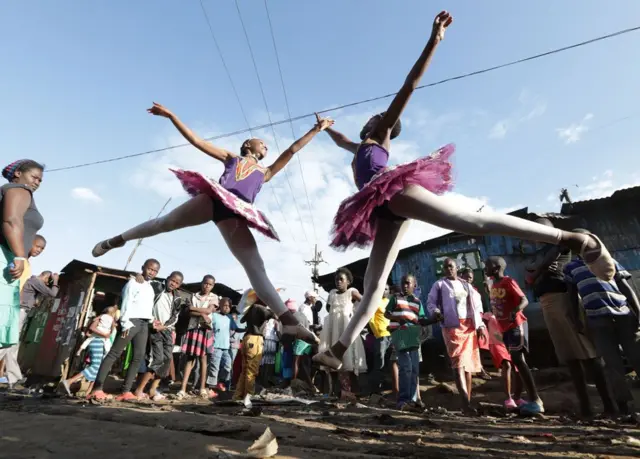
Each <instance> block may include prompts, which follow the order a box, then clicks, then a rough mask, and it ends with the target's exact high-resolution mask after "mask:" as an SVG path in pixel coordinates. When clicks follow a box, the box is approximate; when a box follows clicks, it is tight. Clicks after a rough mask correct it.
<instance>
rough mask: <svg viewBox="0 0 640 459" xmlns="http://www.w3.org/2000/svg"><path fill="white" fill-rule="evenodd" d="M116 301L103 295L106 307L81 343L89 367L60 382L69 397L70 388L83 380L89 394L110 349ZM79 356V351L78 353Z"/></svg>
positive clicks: (114, 325)
mask: <svg viewBox="0 0 640 459" xmlns="http://www.w3.org/2000/svg"><path fill="white" fill-rule="evenodd" d="M117 301H118V297H117V296H116V295H114V294H111V293H109V294H107V295H105V303H106V304H107V305H108V306H107V307H105V308H104V309H103V311H102V314H100V315H99V316H98V317H96V318H95V319H93V321H92V322H91V325H90V326H89V331H88V333H87V334H88V335H89V337H88V338H87V339H85V340H84V341H83V343H82V346H81V348H82V349H86V348H87V347H88V348H89V359H90V360H89V365H88V366H86V367H85V368H84V370H82V371H81V372H80V373H78V374H77V375H75V376H72V377H71V378H69V379H67V380H62V381H60V383H61V384H62V387H64V390H65V391H66V393H67V394H68V395H69V396H71V386H72V385H73V384H75V383H76V382H78V381H80V380H81V379H83V378H84V379H86V380H87V381H89V383H90V385H89V387H88V388H87V393H91V391H92V389H93V384H94V381H95V380H96V376H98V370H100V365H101V364H102V360H103V359H104V356H105V355H107V353H108V352H109V350H110V349H111V335H112V333H113V331H114V330H115V329H116V325H117V323H116V317H117V315H118V312H119V311H118V306H117ZM79 354H80V351H78V355H79Z"/></svg>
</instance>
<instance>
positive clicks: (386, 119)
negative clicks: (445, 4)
mask: <svg viewBox="0 0 640 459" xmlns="http://www.w3.org/2000/svg"><path fill="white" fill-rule="evenodd" d="M451 22H453V17H452V16H451V15H449V13H447V12H446V11H443V12H441V13H440V14H438V15H437V16H436V18H435V20H434V22H433V29H432V31H431V38H429V41H428V42H427V45H426V46H425V48H424V50H423V51H422V54H420V57H419V58H418V60H417V61H416V63H415V64H414V66H413V68H412V69H411V71H410V72H409V75H407V79H406V80H405V82H404V84H403V85H402V87H401V88H400V91H398V94H396V96H395V97H394V98H393V100H392V101H391V104H390V105H389V108H388V109H387V111H386V113H385V115H384V116H383V117H382V119H381V120H380V121H379V122H378V124H377V125H376V127H375V130H374V131H373V132H372V134H371V138H372V140H375V141H376V142H378V143H381V144H383V143H387V142H388V139H389V137H390V135H391V130H392V129H393V127H394V126H395V125H396V123H397V122H398V120H399V119H400V115H402V112H403V111H404V109H405V108H406V106H407V103H408V102H409V98H410V97H411V94H412V93H413V91H414V90H415V89H416V87H417V86H418V83H419V82H420V79H421V78H422V75H424V72H425V70H427V67H428V66H429V63H430V62H431V59H432V58H433V53H434V52H435V50H436V46H438V44H439V43H440V41H441V40H442V39H443V38H444V31H445V29H446V28H447V27H449V25H450V24H451Z"/></svg>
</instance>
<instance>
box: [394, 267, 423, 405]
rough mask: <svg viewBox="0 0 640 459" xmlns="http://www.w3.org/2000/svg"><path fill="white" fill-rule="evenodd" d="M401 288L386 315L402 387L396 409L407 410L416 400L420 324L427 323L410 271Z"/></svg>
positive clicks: (403, 278) (404, 277)
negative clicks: (399, 293) (415, 293)
mask: <svg viewBox="0 0 640 459" xmlns="http://www.w3.org/2000/svg"><path fill="white" fill-rule="evenodd" d="M401 288H402V294H401V295H397V296H391V298H390V299H389V304H387V311H386V313H385V316H386V317H387V319H389V321H390V324H389V330H390V331H391V340H392V341H393V346H394V348H395V350H396V355H397V358H398V367H399V381H398V382H399V386H400V387H399V392H398V401H397V408H398V409H399V410H406V409H412V408H413V406H412V402H413V403H415V402H416V401H417V397H416V391H417V383H418V371H419V358H420V357H419V354H418V349H419V348H420V331H421V327H420V325H421V324H422V323H425V314H424V309H423V308H422V303H421V302H420V299H419V298H417V297H415V296H414V290H415V288H416V279H415V277H414V276H413V275H410V274H409V275H406V276H403V277H402V283H401ZM425 325H426V323H425Z"/></svg>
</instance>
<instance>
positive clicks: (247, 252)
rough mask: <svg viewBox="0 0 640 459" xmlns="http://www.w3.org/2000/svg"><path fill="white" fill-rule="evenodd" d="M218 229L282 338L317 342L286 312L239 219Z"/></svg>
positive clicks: (310, 333) (222, 222)
mask: <svg viewBox="0 0 640 459" xmlns="http://www.w3.org/2000/svg"><path fill="white" fill-rule="evenodd" d="M218 228H219V229H220V232H221V233H222V237H223V238H224V240H225V242H226V243H227V246H228V247H229V250H231V253H233V255H234V256H235V257H236V259H237V260H238V262H240V264H241V265H242V267H243V268H244V270H245V272H246V273H247V277H248V278H249V282H250V283H251V286H252V287H253V289H254V290H255V291H256V293H257V294H258V297H259V298H260V299H261V300H262V301H264V302H265V303H266V304H267V305H268V306H269V308H271V309H272V310H273V312H275V313H276V315H277V316H278V319H279V320H280V322H282V325H284V329H283V335H289V336H291V335H295V336H296V337H297V338H299V339H302V340H304V341H308V342H311V343H316V342H318V338H317V337H316V335H315V334H313V333H312V332H311V331H309V330H307V329H306V328H304V327H302V326H301V325H300V324H299V322H298V320H297V319H296V318H295V317H294V316H293V314H292V313H291V311H289V310H288V309H287V307H286V306H285V305H284V302H283V301H282V298H280V295H278V292H277V291H276V289H275V287H274V286H273V284H272V283H271V281H270V280H269V277H268V276H267V272H266V269H265V267H264V261H263V260H262V257H261V256H260V252H258V246H257V245H256V240H255V238H254V237H253V234H251V231H250V230H249V226H248V225H247V223H246V222H245V221H244V220H240V219H235V218H233V219H227V220H223V221H221V222H219V223H218Z"/></svg>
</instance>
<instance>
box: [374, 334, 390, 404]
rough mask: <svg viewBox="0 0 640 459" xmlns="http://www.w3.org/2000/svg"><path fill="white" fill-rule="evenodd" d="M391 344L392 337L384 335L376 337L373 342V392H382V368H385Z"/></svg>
mask: <svg viewBox="0 0 640 459" xmlns="http://www.w3.org/2000/svg"><path fill="white" fill-rule="evenodd" d="M390 345H391V337H390V336H383V337H382V338H376V340H375V342H374V343H373V368H372V369H371V379H370V381H371V388H370V390H371V393H374V394H377V393H378V392H380V383H381V382H382V369H383V368H384V363H385V362H384V360H385V357H386V354H387V350H388V349H389V346H390Z"/></svg>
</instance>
